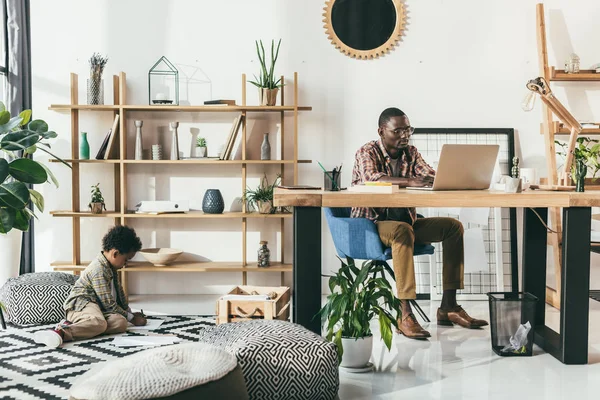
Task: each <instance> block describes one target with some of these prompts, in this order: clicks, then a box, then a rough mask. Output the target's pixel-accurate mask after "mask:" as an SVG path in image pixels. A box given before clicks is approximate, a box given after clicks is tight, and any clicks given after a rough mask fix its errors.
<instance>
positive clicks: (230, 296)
mask: <svg viewBox="0 0 600 400" xmlns="http://www.w3.org/2000/svg"><path fill="white" fill-rule="evenodd" d="M219 300H248V301H264V300H269V296H267V295H266V294H227V295H225V296H223V297H221V298H220V299H219Z"/></svg>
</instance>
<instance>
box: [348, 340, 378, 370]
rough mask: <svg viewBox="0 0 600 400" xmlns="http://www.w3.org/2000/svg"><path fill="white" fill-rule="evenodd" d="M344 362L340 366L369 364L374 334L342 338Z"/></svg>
mask: <svg viewBox="0 0 600 400" xmlns="http://www.w3.org/2000/svg"><path fill="white" fill-rule="evenodd" d="M342 347H343V349H344V354H342V362H341V363H340V367H345V368H361V367H365V366H367V364H368V363H369V360H370V359H371V353H372V352H373V336H372V335H371V336H365V337H362V338H345V337H343V338H342Z"/></svg>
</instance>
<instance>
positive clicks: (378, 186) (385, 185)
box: [348, 182, 400, 193]
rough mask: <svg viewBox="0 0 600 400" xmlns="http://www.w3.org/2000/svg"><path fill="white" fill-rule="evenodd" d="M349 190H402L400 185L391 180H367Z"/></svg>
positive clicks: (375, 191) (367, 191) (383, 191)
mask: <svg viewBox="0 0 600 400" xmlns="http://www.w3.org/2000/svg"><path fill="white" fill-rule="evenodd" d="M348 191H349V192H359V193H396V192H398V191H400V186H399V185H397V184H392V183H391V182H365V183H360V184H358V185H354V186H350V187H349V188H348Z"/></svg>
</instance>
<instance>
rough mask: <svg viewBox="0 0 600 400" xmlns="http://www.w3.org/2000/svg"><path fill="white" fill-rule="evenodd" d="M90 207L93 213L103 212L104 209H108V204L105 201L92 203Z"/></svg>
mask: <svg viewBox="0 0 600 400" xmlns="http://www.w3.org/2000/svg"><path fill="white" fill-rule="evenodd" d="M90 209H91V210H92V214H102V209H105V210H106V206H105V205H104V203H91V204H90Z"/></svg>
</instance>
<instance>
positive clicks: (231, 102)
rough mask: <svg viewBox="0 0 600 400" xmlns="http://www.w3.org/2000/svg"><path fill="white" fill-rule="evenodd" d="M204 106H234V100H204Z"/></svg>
mask: <svg viewBox="0 0 600 400" xmlns="http://www.w3.org/2000/svg"><path fill="white" fill-rule="evenodd" d="M204 105H205V106H235V100H206V101H205V102H204Z"/></svg>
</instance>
